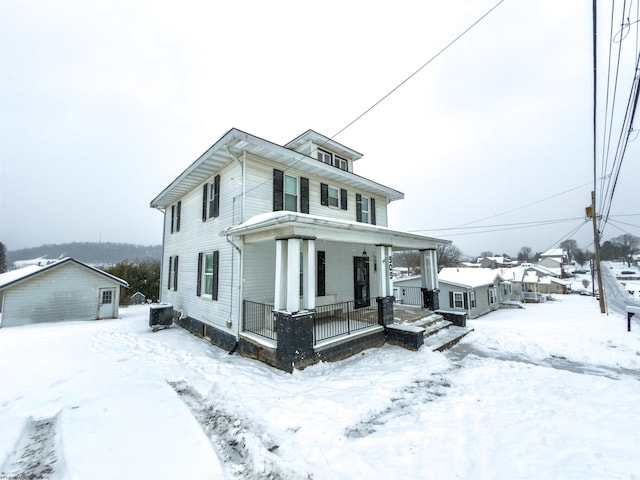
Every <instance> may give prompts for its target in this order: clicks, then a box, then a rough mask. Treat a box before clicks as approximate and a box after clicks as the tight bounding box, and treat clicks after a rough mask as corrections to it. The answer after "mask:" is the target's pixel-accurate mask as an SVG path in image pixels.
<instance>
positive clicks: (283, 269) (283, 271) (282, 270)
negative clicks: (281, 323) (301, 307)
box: [273, 240, 287, 310]
mask: <svg viewBox="0 0 640 480" xmlns="http://www.w3.org/2000/svg"><path fill="white" fill-rule="evenodd" d="M274 283H275V292H274V295H273V308H274V309H275V310H284V309H285V307H286V306H287V242H286V240H276V272H275V278H274Z"/></svg>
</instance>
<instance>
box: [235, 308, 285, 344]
mask: <svg viewBox="0 0 640 480" xmlns="http://www.w3.org/2000/svg"><path fill="white" fill-rule="evenodd" d="M243 317H244V326H243V329H244V331H245V332H251V333H255V334H256V335H260V336H261V337H265V338H270V339H271V340H276V339H277V334H276V322H275V317H274V315H273V305H267V304H264V303H257V302H251V301H249V300H245V301H244V302H243Z"/></svg>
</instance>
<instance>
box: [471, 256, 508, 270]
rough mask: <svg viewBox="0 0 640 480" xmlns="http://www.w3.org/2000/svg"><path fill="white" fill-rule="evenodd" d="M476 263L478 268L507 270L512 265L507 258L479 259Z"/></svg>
mask: <svg viewBox="0 0 640 480" xmlns="http://www.w3.org/2000/svg"><path fill="white" fill-rule="evenodd" d="M476 263H477V264H478V265H480V268H501V267H505V268H509V267H511V266H512V265H513V262H512V261H511V259H510V258H507V257H480V258H478V260H477V262H476Z"/></svg>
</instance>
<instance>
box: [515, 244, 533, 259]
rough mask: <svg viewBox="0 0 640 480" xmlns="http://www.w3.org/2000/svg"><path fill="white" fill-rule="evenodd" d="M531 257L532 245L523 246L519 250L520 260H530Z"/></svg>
mask: <svg viewBox="0 0 640 480" xmlns="http://www.w3.org/2000/svg"><path fill="white" fill-rule="evenodd" d="M530 257H531V247H522V248H521V249H520V251H519V252H518V261H519V262H528V261H529V258H530Z"/></svg>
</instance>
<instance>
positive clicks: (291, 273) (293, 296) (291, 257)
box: [287, 238, 302, 313]
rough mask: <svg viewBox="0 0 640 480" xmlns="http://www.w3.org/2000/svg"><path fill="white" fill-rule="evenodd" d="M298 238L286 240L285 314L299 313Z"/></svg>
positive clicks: (299, 241)
mask: <svg viewBox="0 0 640 480" xmlns="http://www.w3.org/2000/svg"><path fill="white" fill-rule="evenodd" d="M301 243H302V240H300V239H299V238H289V239H288V240H287V250H288V252H287V312H291V313H295V312H298V311H300V244H301Z"/></svg>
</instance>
